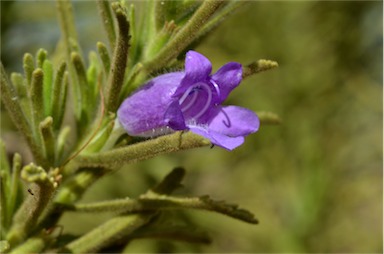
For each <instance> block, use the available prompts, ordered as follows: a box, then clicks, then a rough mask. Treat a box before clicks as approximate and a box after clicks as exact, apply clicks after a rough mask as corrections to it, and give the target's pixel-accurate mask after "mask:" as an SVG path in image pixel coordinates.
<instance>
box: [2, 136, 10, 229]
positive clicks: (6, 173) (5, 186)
mask: <svg viewBox="0 0 384 254" xmlns="http://www.w3.org/2000/svg"><path fill="white" fill-rule="evenodd" d="M0 182H1V186H0V191H1V193H0V194H1V195H0V197H1V200H0V204H1V213H0V216H1V220H0V222H1V226H2V228H3V227H4V228H3V229H2V230H1V231H3V230H6V229H8V226H9V218H10V216H11V213H9V201H8V199H9V198H10V186H11V184H10V182H11V167H10V165H9V162H8V156H7V151H6V149H5V144H4V142H3V141H2V140H0ZM2 233H3V232H2Z"/></svg>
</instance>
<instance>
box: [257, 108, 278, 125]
mask: <svg viewBox="0 0 384 254" xmlns="http://www.w3.org/2000/svg"><path fill="white" fill-rule="evenodd" d="M256 114H257V116H258V117H259V119H260V123H261V124H281V122H282V120H281V118H280V117H279V116H278V115H277V114H275V113H273V112H268V111H259V112H256Z"/></svg>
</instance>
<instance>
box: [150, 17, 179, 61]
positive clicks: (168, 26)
mask: <svg viewBox="0 0 384 254" xmlns="http://www.w3.org/2000/svg"><path fill="white" fill-rule="evenodd" d="M177 29H178V27H177V25H176V24H175V23H174V22H173V21H171V22H166V23H165V24H164V26H163V29H162V30H161V31H159V32H158V33H157V34H156V36H155V37H154V38H153V39H152V40H151V41H150V42H149V43H148V45H147V47H146V49H145V53H144V57H145V59H151V58H153V57H154V56H156V54H157V53H158V52H159V51H160V50H161V49H162V48H163V47H164V45H166V43H167V42H168V40H169V39H170V38H171V37H172V35H173V34H174V33H176V32H177Z"/></svg>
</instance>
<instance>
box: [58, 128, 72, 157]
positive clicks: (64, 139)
mask: <svg viewBox="0 0 384 254" xmlns="http://www.w3.org/2000/svg"><path fill="white" fill-rule="evenodd" d="M70 132H71V128H70V127H69V126H66V127H64V128H62V129H61V130H60V132H59V135H58V136H57V142H56V157H57V161H58V163H63V159H64V156H65V155H66V154H65V151H66V150H65V148H66V147H67V145H68V136H69V134H70Z"/></svg>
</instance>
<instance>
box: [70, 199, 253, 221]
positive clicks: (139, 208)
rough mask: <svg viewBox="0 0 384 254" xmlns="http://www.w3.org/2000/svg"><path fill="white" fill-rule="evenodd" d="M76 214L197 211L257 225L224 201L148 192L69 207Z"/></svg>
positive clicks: (248, 215) (251, 218) (247, 212)
mask: <svg viewBox="0 0 384 254" xmlns="http://www.w3.org/2000/svg"><path fill="white" fill-rule="evenodd" d="M69 208H70V209H71V210H74V211H78V212H92V213H93V212H117V213H138V212H144V211H156V210H165V209H185V208H187V209H197V210H206V211H211V212H217V213H221V214H223V215H227V216H229V217H232V218H235V219H238V220H241V221H244V222H248V223H251V224H257V223H258V221H257V219H255V217H254V215H253V214H252V213H250V212H249V211H247V210H244V209H240V208H238V206H237V205H232V204H227V203H225V202H224V201H215V200H212V199H210V198H209V197H208V196H204V197H198V198H180V197H172V196H167V195H159V194H156V193H154V192H148V193H147V194H144V195H142V196H141V197H140V198H139V199H119V200H111V201H104V202H97V203H91V204H78V205H74V206H72V207H69Z"/></svg>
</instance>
